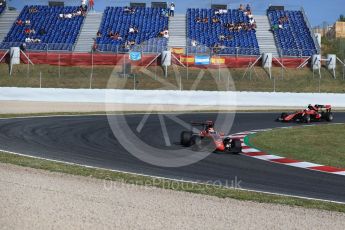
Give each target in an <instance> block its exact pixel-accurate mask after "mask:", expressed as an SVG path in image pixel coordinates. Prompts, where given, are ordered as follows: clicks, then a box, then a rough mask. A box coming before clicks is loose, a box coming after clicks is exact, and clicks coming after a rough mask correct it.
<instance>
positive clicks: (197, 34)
mask: <svg viewBox="0 0 345 230" xmlns="http://www.w3.org/2000/svg"><path fill="white" fill-rule="evenodd" d="M198 17H200V18H208V23H198V22H196V21H195V19H196V18H198ZM213 17H215V10H214V9H188V10H187V29H188V34H187V37H188V40H189V42H188V46H191V42H192V40H196V41H197V43H198V45H199V46H198V47H189V48H188V53H191V54H194V53H207V52H209V51H210V50H212V47H214V46H215V44H219V45H221V46H224V47H226V48H223V49H221V50H220V51H219V52H218V54H224V55H235V54H238V55H247V56H249V55H250V56H252V55H259V54H260V49H259V44H258V41H257V37H256V31H255V30H249V31H245V30H242V31H229V30H228V29H227V28H225V27H224V24H226V23H234V24H236V23H242V22H243V23H248V22H249V18H248V17H247V16H246V15H245V14H244V12H242V11H240V10H234V9H233V10H228V12H227V13H225V14H221V15H218V16H216V17H217V18H218V19H220V21H221V23H213V22H212V18H213ZM220 35H224V36H229V35H230V36H232V37H233V39H231V40H227V41H220V39H219V37H220Z"/></svg>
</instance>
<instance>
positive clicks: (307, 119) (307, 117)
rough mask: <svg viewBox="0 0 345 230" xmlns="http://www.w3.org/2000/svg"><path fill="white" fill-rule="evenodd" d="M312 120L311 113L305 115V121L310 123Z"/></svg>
mask: <svg viewBox="0 0 345 230" xmlns="http://www.w3.org/2000/svg"><path fill="white" fill-rule="evenodd" d="M310 121H311V118H310V115H309V114H305V115H304V116H303V122H304V123H307V124H309V123H310Z"/></svg>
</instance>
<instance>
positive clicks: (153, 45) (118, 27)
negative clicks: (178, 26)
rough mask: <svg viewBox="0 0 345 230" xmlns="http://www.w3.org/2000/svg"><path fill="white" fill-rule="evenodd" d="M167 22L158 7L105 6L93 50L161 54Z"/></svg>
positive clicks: (164, 47) (166, 37)
mask: <svg viewBox="0 0 345 230" xmlns="http://www.w3.org/2000/svg"><path fill="white" fill-rule="evenodd" d="M168 23H169V19H168V17H166V16H165V15H164V14H163V13H162V9H161V8H143V7H139V8H128V7H107V8H106V9H105V11H104V15H103V20H102V23H101V27H100V29H99V32H100V33H99V34H98V35H99V36H98V38H97V50H99V51H112V52H128V51H129V50H137V51H143V52H161V51H162V50H164V49H166V47H167V43H168V36H164V35H163V34H161V32H163V31H165V30H168Z"/></svg>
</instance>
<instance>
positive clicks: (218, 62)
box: [211, 57, 225, 65]
mask: <svg viewBox="0 0 345 230" xmlns="http://www.w3.org/2000/svg"><path fill="white" fill-rule="evenodd" d="M211 64H214V65H224V64H225V58H222V57H213V58H211Z"/></svg>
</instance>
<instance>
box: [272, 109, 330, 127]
mask: <svg viewBox="0 0 345 230" xmlns="http://www.w3.org/2000/svg"><path fill="white" fill-rule="evenodd" d="M277 121H283V122H289V121H296V122H304V123H310V122H312V121H328V122H331V121H333V113H332V106H330V105H314V106H313V105H309V106H308V108H307V109H304V110H300V111H296V112H295V113H291V114H288V113H282V114H281V115H280V117H279V118H278V119H277Z"/></svg>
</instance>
